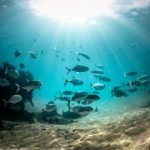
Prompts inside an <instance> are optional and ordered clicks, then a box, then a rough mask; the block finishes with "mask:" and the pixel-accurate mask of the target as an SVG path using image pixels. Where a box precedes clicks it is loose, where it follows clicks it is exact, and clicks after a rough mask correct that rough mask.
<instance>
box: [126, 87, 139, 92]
mask: <svg viewBox="0 0 150 150" xmlns="http://www.w3.org/2000/svg"><path fill="white" fill-rule="evenodd" d="M137 91H138V89H137V88H136V87H130V88H129V89H128V92H130V93H134V92H137Z"/></svg>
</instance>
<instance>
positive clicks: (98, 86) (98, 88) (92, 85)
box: [90, 83, 105, 90]
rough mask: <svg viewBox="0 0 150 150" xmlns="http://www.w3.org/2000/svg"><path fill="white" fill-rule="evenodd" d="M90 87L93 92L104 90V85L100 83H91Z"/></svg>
mask: <svg viewBox="0 0 150 150" xmlns="http://www.w3.org/2000/svg"><path fill="white" fill-rule="evenodd" d="M90 86H91V87H92V88H94V89H95V90H103V89H104V88H105V85H104V84H102V83H94V84H92V83H91V84H90Z"/></svg>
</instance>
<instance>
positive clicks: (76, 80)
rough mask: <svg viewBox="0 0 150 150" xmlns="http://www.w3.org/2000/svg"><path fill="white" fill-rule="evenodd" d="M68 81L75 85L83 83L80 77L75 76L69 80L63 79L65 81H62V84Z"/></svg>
mask: <svg viewBox="0 0 150 150" xmlns="http://www.w3.org/2000/svg"><path fill="white" fill-rule="evenodd" d="M68 82H70V83H71V84H73V85H74V86H77V85H83V81H82V80H80V79H77V78H74V77H73V78H72V79H70V80H67V79H65V83H64V86H66V84H67V83H68Z"/></svg>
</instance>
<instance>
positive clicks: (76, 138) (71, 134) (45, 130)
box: [0, 108, 150, 150]
mask: <svg viewBox="0 0 150 150" xmlns="http://www.w3.org/2000/svg"><path fill="white" fill-rule="evenodd" d="M149 114H150V109H149V108H141V109H137V110H133V111H130V112H126V113H124V114H121V115H118V117H117V116H116V118H114V120H113V119H111V121H110V118H111V117H112V116H111V117H110V118H109V117H108V116H106V117H105V118H103V119H104V120H105V121H103V120H102V118H100V120H99V121H98V119H97V120H95V119H93V121H92V120H89V119H88V118H90V119H91V117H90V116H88V117H87V118H84V119H81V120H78V121H77V122H75V123H71V124H68V125H49V124H41V123H34V124H29V123H22V122H10V121H5V122H4V123H5V128H4V130H1V131H0V150H11V149H12V150H31V149H32V150H150V115H149ZM93 118H94V117H93ZM106 120H108V121H106Z"/></svg>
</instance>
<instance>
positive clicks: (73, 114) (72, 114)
mask: <svg viewBox="0 0 150 150" xmlns="http://www.w3.org/2000/svg"><path fill="white" fill-rule="evenodd" d="M62 116H63V118H67V119H78V118H81V115H80V114H78V113H76V112H71V111H66V112H64V111H63V114H62Z"/></svg>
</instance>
